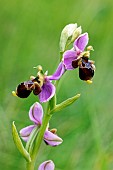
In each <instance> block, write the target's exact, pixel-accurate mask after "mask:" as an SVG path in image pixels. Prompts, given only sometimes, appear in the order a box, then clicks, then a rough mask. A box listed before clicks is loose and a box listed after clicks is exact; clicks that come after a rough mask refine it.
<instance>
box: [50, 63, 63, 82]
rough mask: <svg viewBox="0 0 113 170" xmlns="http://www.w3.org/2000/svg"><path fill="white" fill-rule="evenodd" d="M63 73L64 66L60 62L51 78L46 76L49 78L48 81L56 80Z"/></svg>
mask: <svg viewBox="0 0 113 170" xmlns="http://www.w3.org/2000/svg"><path fill="white" fill-rule="evenodd" d="M64 72H65V66H64V64H63V62H60V64H59V65H58V68H57V70H56V71H55V73H54V74H53V75H51V76H48V78H49V80H58V79H60V78H61V76H62V75H63V74H64Z"/></svg>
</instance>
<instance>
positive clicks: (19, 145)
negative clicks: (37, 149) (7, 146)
mask: <svg viewBox="0 0 113 170" xmlns="http://www.w3.org/2000/svg"><path fill="white" fill-rule="evenodd" d="M12 135H13V140H14V143H15V145H16V147H17V149H18V150H19V152H20V153H21V155H22V156H23V157H24V158H25V159H26V161H27V162H31V157H30V154H29V153H28V152H27V151H26V149H25V148H24V146H23V144H22V142H21V139H20V137H19V135H18V132H17V129H16V126H15V124H14V121H13V123H12Z"/></svg>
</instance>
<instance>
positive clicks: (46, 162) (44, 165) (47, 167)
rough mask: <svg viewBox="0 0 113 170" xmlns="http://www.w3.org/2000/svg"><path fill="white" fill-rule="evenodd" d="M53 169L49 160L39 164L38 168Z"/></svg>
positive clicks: (40, 169)
mask: <svg viewBox="0 0 113 170" xmlns="http://www.w3.org/2000/svg"><path fill="white" fill-rule="evenodd" d="M54 169H55V165H54V163H53V161H51V160H48V161H45V162H43V163H42V164H40V166H39V168H38V170H54Z"/></svg>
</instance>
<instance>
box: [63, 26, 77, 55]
mask: <svg viewBox="0 0 113 170" xmlns="http://www.w3.org/2000/svg"><path fill="white" fill-rule="evenodd" d="M76 29H77V24H68V25H66V26H65V27H64V29H63V30H62V32H61V37H60V51H61V52H64V51H65V47H66V45H67V42H68V40H70V41H71V38H72V35H73V33H74V31H75V30H76Z"/></svg>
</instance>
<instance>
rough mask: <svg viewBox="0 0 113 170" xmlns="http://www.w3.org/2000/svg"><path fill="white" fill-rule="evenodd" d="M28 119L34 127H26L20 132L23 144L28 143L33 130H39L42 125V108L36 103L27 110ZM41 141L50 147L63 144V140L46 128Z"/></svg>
mask: <svg viewBox="0 0 113 170" xmlns="http://www.w3.org/2000/svg"><path fill="white" fill-rule="evenodd" d="M29 118H30V120H31V121H32V122H33V123H34V125H30V126H27V127H25V128H23V129H21V130H20V136H21V138H22V139H23V140H24V141H25V142H27V141H28V139H29V136H30V134H31V132H32V131H33V130H34V128H36V127H39V128H40V126H41V125H42V118H43V108H42V106H41V105H40V104H39V103H38V102H36V103H34V104H33V105H32V106H31V108H30V110H29ZM43 140H44V141H45V143H46V144H47V145H51V146H57V145H60V144H61V143H62V142H63V140H62V139H61V138H60V137H59V136H57V134H55V131H54V132H53V131H52V130H49V129H48V128H46V131H45V133H44V138H43Z"/></svg>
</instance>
